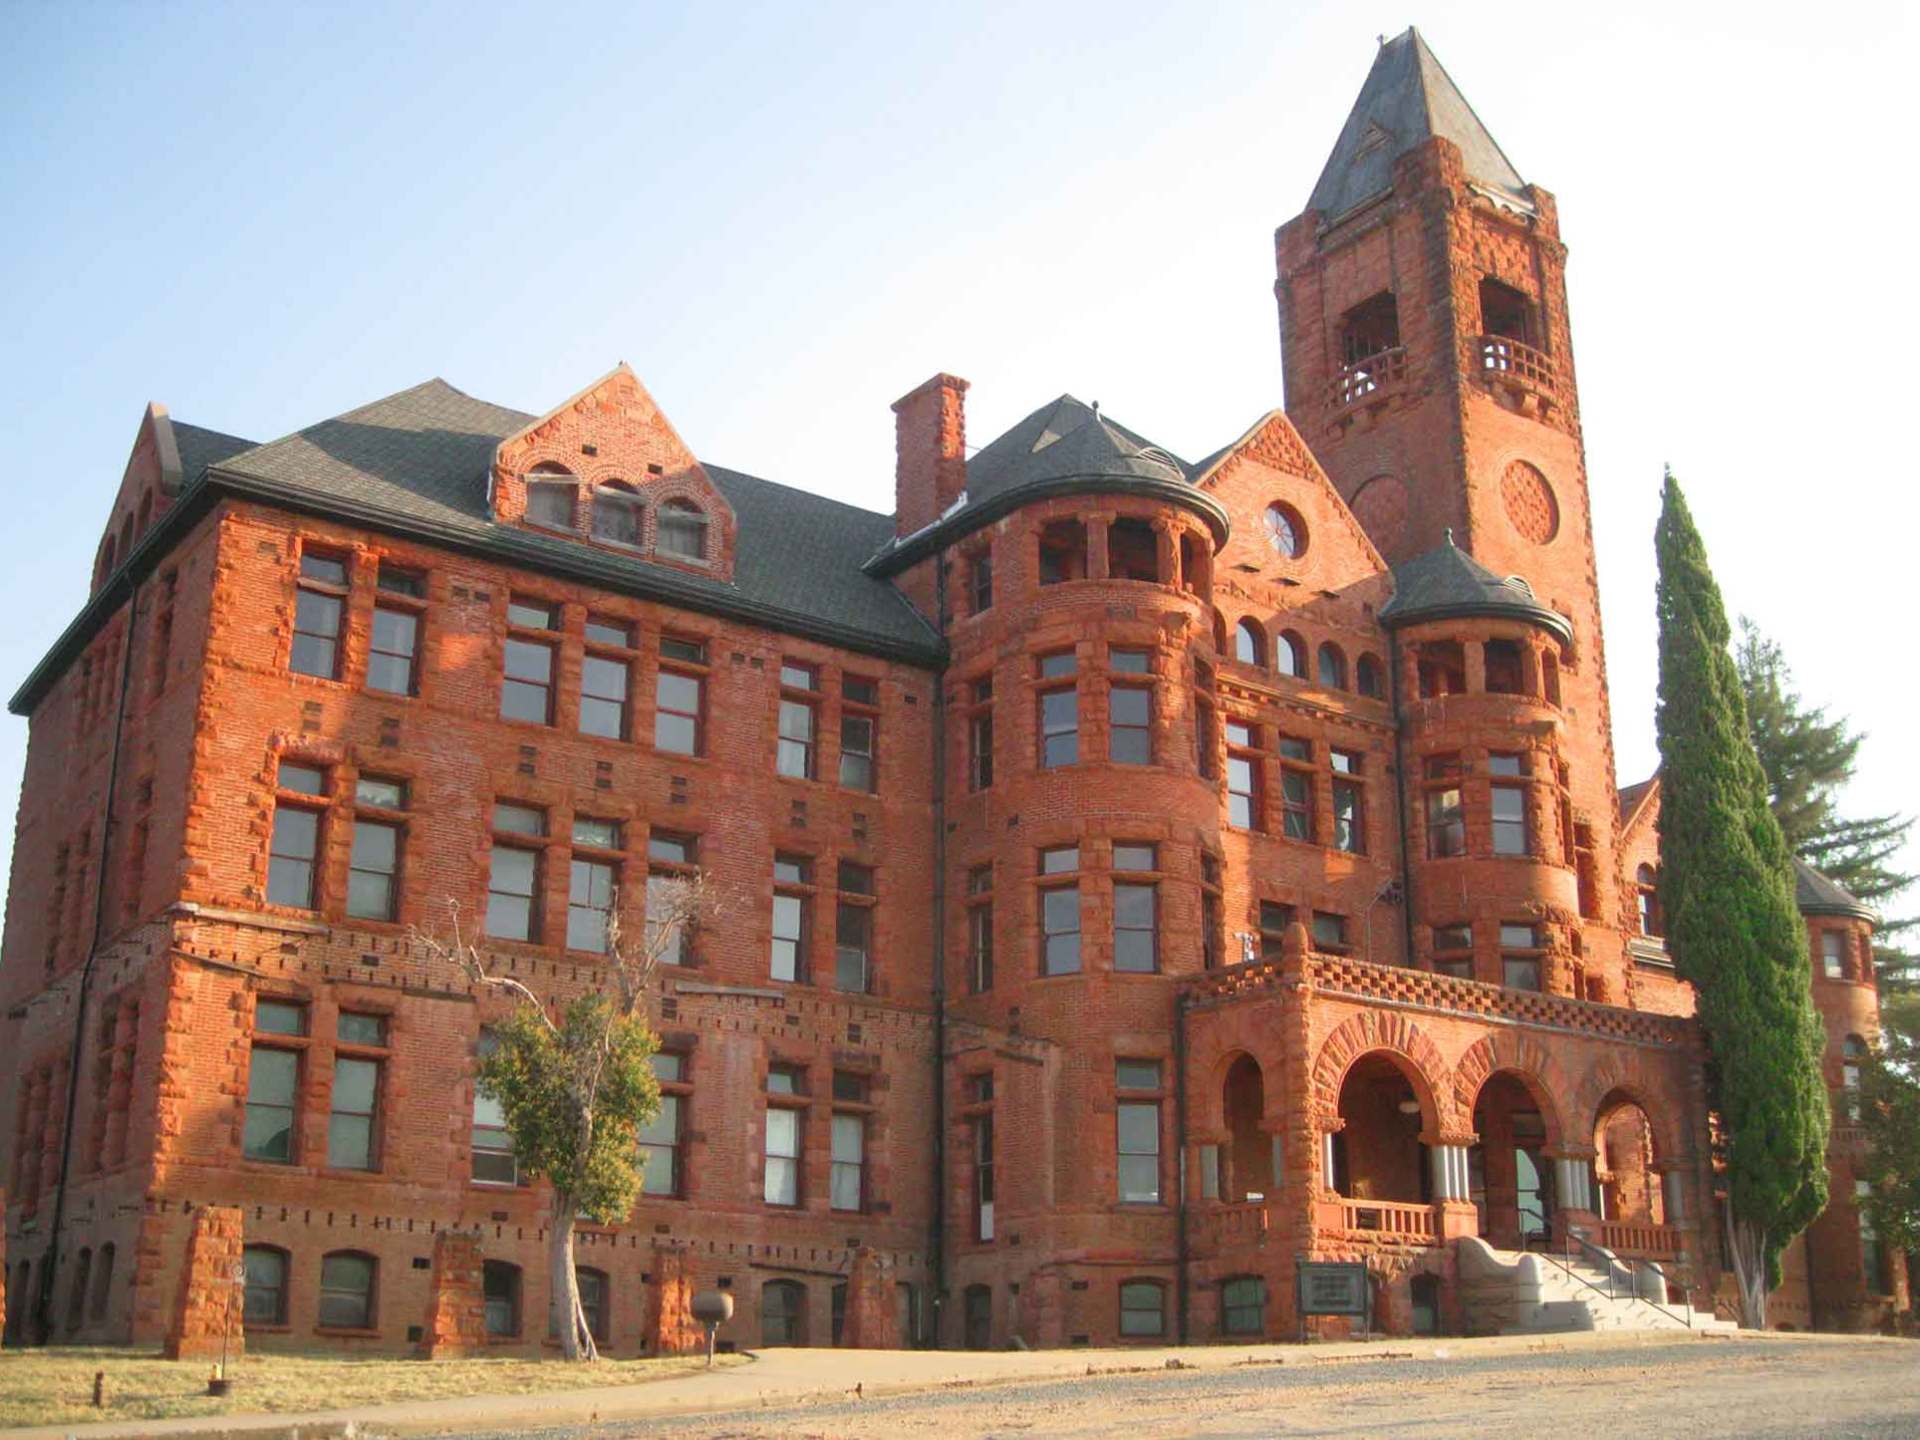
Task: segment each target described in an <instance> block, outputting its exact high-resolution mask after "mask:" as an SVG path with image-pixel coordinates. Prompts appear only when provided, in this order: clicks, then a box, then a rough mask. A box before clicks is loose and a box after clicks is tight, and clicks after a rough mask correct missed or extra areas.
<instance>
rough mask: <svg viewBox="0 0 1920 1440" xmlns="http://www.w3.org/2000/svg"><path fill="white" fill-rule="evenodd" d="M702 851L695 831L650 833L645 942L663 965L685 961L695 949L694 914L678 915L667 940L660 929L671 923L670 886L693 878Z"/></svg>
mask: <svg viewBox="0 0 1920 1440" xmlns="http://www.w3.org/2000/svg"><path fill="white" fill-rule="evenodd" d="M699 853H700V852H699V841H698V840H697V839H696V838H695V837H694V836H692V835H677V834H675V833H673V832H672V831H668V830H655V831H653V832H652V833H651V834H649V835H648V836H647V932H646V945H647V949H648V951H649V952H650V953H653V954H654V955H655V956H656V958H657V959H658V960H659V962H660V963H661V964H662V965H685V964H686V963H687V962H688V959H689V958H690V956H691V955H692V953H693V949H692V947H693V927H692V917H689V916H684V915H683V916H680V917H678V923H677V924H675V925H674V927H673V933H672V934H671V935H669V936H667V937H666V940H665V943H664V944H662V942H661V938H660V931H661V927H662V926H663V925H666V924H668V923H669V917H668V916H667V914H666V912H667V910H668V908H669V904H670V902H669V899H668V892H669V887H670V886H675V885H677V884H678V883H679V882H682V881H688V880H691V879H692V878H693V876H694V867H695V865H696V864H697V863H698V858H699Z"/></svg>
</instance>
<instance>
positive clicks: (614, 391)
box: [492, 362, 735, 580]
mask: <svg viewBox="0 0 1920 1440" xmlns="http://www.w3.org/2000/svg"><path fill="white" fill-rule="evenodd" d="M492 482H493V489H492V505H493V516H494V519H495V520H496V521H498V522H499V523H501V524H503V525H521V526H525V527H526V528H527V529H529V530H533V531H535V532H538V533H540V534H545V535H565V536H569V537H571V538H573V539H576V540H578V541H580V542H581V543H582V544H587V545H595V546H599V547H602V548H605V549H606V550H608V551H611V552H613V553H615V554H620V555H626V556H632V557H635V558H639V559H644V560H648V561H651V562H654V563H657V564H662V565H671V566H675V567H677V568H680V569H684V570H687V571H690V572H692V573H695V574H700V575H709V576H712V577H713V578H715V579H718V580H730V579H731V578H732V577H733V555H734V531H735V522H734V514H733V508H732V507H731V506H730V505H728V504H727V502H726V499H725V497H723V496H722V495H721V493H720V491H719V489H718V488H717V487H716V486H715V485H714V483H713V481H712V480H711V479H710V478H709V477H708V475H707V472H706V470H705V469H703V468H702V466H701V464H700V462H699V461H698V460H696V459H694V458H693V452H692V451H691V450H689V449H688V448H687V446H686V443H685V442H684V441H682V440H681V438H680V436H679V434H678V433H677V432H676V431H675V430H674V428H673V426H672V425H670V424H669V423H668V422H667V418H666V416H664V415H662V414H661V413H660V407H659V406H657V405H655V404H654V402H653V397H652V396H651V395H649V394H648V393H647V389H646V387H645V386H644V385H642V384H641V383H640V380H639V377H637V376H636V375H635V374H634V373H633V371H632V370H631V369H629V368H628V367H627V365H626V364H625V363H624V362H622V363H621V364H620V365H619V366H618V367H616V368H615V369H614V370H613V371H612V372H611V373H610V374H608V375H606V376H604V377H603V378H601V379H599V380H597V381H595V382H594V383H593V384H592V385H590V386H588V387H587V388H586V389H585V390H582V391H581V392H580V393H579V394H577V395H575V396H573V397H572V398H571V399H569V400H567V401H565V402H563V403H562V404H560V405H558V406H556V407H555V408H554V409H552V410H549V411H548V412H547V413H546V414H545V415H542V416H541V417H540V418H539V419H538V420H535V421H533V422H532V423H531V424H529V425H528V426H526V427H525V428H524V429H522V430H520V431H518V432H516V433H515V434H512V435H509V436H507V437H506V438H505V439H503V440H502V441H501V442H500V444H499V446H498V447H497V448H496V449H495V451H494V455H493V476H492Z"/></svg>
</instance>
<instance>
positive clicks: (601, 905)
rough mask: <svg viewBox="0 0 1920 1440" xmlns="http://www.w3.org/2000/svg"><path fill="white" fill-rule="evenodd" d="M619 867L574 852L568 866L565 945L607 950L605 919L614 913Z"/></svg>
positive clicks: (595, 952) (598, 953) (599, 951)
mask: <svg viewBox="0 0 1920 1440" xmlns="http://www.w3.org/2000/svg"><path fill="white" fill-rule="evenodd" d="M618 873H619V872H618V870H617V869H616V867H615V866H614V865H613V864H612V863H611V862H609V861H606V860H586V859H582V858H581V857H580V856H578V855H576V856H574V857H573V859H572V861H571V863H570V865H569V866H568V877H567V948H568V949H569V950H586V951H589V952H591V953H592V954H595V955H604V954H606V953H607V922H608V920H609V919H610V918H611V917H612V915H613V892H614V886H615V882H616V877H617V875H618Z"/></svg>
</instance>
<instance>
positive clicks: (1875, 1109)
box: [1860, 1030, 1920, 1279]
mask: <svg viewBox="0 0 1920 1440" xmlns="http://www.w3.org/2000/svg"><path fill="white" fill-rule="evenodd" d="M1860 1124H1861V1126H1862V1128H1863V1129H1865V1131H1866V1133H1867V1146H1868V1149H1867V1163H1866V1173H1865V1174H1864V1175H1863V1176H1862V1177H1861V1178H1863V1179H1865V1180H1867V1181H1869V1182H1870V1183H1871V1184H1872V1186H1873V1189H1872V1192H1871V1193H1870V1194H1869V1195H1868V1196H1867V1197H1866V1198H1865V1205H1864V1208H1865V1210H1866V1214H1867V1219H1868V1220H1869V1221H1871V1222H1872V1225H1873V1229H1874V1233H1875V1234H1876V1235H1878V1236H1879V1237H1880V1243H1881V1244H1882V1245H1885V1246H1887V1247H1888V1248H1889V1249H1890V1250H1897V1251H1906V1252H1912V1251H1916V1250H1920V1044H1917V1043H1915V1041H1914V1040H1913V1038H1912V1037H1911V1036H1910V1035H1907V1034H1905V1033H1902V1032H1900V1031H1894V1030H1890V1031H1888V1032H1887V1033H1886V1034H1884V1035H1883V1036H1882V1037H1881V1040H1880V1046H1879V1049H1878V1050H1877V1052H1876V1053H1875V1054H1874V1055H1873V1057H1872V1058H1871V1059H1869V1060H1868V1061H1867V1063H1866V1064H1865V1066H1863V1067H1862V1069H1861V1073H1860ZM1914 1278H1915V1279H1920V1276H1916V1277H1914Z"/></svg>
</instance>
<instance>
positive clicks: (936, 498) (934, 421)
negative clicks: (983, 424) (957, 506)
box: [893, 375, 967, 535]
mask: <svg viewBox="0 0 1920 1440" xmlns="http://www.w3.org/2000/svg"><path fill="white" fill-rule="evenodd" d="M893 415H894V420H893V433H894V446H895V457H896V458H895V460H894V469H893V515H894V533H895V534H897V535H911V534H913V532H914V531H916V530H920V529H924V528H925V527H926V526H928V525H930V524H932V523H933V521H934V520H935V519H936V518H938V517H939V515H940V512H941V511H943V510H945V509H946V508H947V507H948V506H949V505H951V504H952V503H953V502H954V501H955V500H957V499H958V498H959V497H960V492H961V491H962V490H965V489H966V488H967V382H966V381H964V380H962V379H960V378H959V377H958V376H955V375H936V376H934V377H933V378H932V379H931V380H929V381H927V382H926V383H925V384H923V385H921V386H919V387H918V388H916V389H914V390H910V391H908V392H907V393H906V394H905V395H902V396H901V397H900V398H899V399H898V400H896V401H894V402H893Z"/></svg>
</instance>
